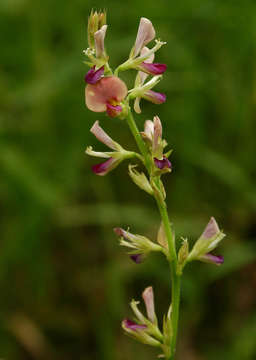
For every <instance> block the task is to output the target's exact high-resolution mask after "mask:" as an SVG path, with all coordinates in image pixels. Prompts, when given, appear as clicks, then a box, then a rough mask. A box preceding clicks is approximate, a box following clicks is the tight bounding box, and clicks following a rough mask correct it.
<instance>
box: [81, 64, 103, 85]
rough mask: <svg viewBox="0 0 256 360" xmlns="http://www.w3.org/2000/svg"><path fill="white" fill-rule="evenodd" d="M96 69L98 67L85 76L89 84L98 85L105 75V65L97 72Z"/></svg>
mask: <svg viewBox="0 0 256 360" xmlns="http://www.w3.org/2000/svg"><path fill="white" fill-rule="evenodd" d="M95 68H96V66H95V65H94V66H93V67H92V68H91V69H90V70H89V71H88V73H87V74H86V75H85V78H84V79H85V81H86V82H87V83H88V84H96V82H97V81H99V80H100V79H101V77H102V75H103V74H104V65H103V66H101V67H100V68H99V69H98V70H95Z"/></svg>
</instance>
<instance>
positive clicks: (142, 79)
mask: <svg viewBox="0 0 256 360" xmlns="http://www.w3.org/2000/svg"><path fill="white" fill-rule="evenodd" d="M148 52H149V48H148V47H146V46H144V47H143V48H142V50H141V52H140V55H141V56H144V55H146V54H147V53H148ZM154 58H155V54H154V53H153V54H151V55H150V56H149V57H148V58H147V59H146V60H145V61H144V63H147V64H151V63H152V62H153V61H154ZM138 77H139V80H140V84H141V85H143V84H144V82H145V80H146V78H147V77H148V74H147V73H146V72H144V71H139V72H138Z"/></svg>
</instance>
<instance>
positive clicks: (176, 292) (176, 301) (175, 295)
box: [127, 108, 180, 360]
mask: <svg viewBox="0 0 256 360" xmlns="http://www.w3.org/2000/svg"><path fill="white" fill-rule="evenodd" d="M127 123H128V125H129V127H130V130H131V132H132V134H133V136H134V138H135V141H136V143H137V145H138V148H139V150H140V152H141V154H142V156H143V157H144V160H145V166H146V168H147V170H148V173H149V175H150V176H151V158H150V155H149V153H148V150H147V147H146V145H145V143H144V141H143V139H142V137H141V135H140V133H139V130H138V128H137V125H136V123H135V121H134V118H133V115H132V113H131V110H130V108H129V110H128V116H127ZM155 184H156V186H157V187H158V188H159V184H157V181H155ZM155 200H156V202H157V205H158V209H159V212H160V215H161V218H162V221H163V225H164V229H165V234H166V237H167V240H168V246H169V252H170V268H171V282H172V315H171V319H172V331H173V334H172V338H171V343H170V348H171V356H170V358H169V359H168V360H174V355H175V348H176V339H177V332H178V322H179V305H180V276H178V275H177V272H176V269H177V253H176V246H175V238H174V235H173V232H172V229H171V224H170V220H169V216H168V212H167V206H166V203H165V201H164V199H163V197H162V196H161V197H159V196H156V195H155Z"/></svg>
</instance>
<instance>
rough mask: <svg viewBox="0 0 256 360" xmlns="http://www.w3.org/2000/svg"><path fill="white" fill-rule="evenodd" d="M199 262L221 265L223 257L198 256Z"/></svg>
mask: <svg viewBox="0 0 256 360" xmlns="http://www.w3.org/2000/svg"><path fill="white" fill-rule="evenodd" d="M199 260H201V261H203V262H207V263H210V264H215V265H221V264H223V263H224V257H223V256H221V255H212V254H205V255H202V256H200V258H199Z"/></svg>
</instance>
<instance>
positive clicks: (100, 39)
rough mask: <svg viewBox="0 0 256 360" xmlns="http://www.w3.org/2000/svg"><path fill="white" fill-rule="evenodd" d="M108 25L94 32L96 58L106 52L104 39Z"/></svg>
mask: <svg viewBox="0 0 256 360" xmlns="http://www.w3.org/2000/svg"><path fill="white" fill-rule="evenodd" d="M107 27H108V26H107V25H103V26H102V27H101V28H100V30H98V31H96V32H95V34H94V43H95V51H96V58H100V57H101V56H102V55H103V54H104V39H105V35H106V31H107Z"/></svg>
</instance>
